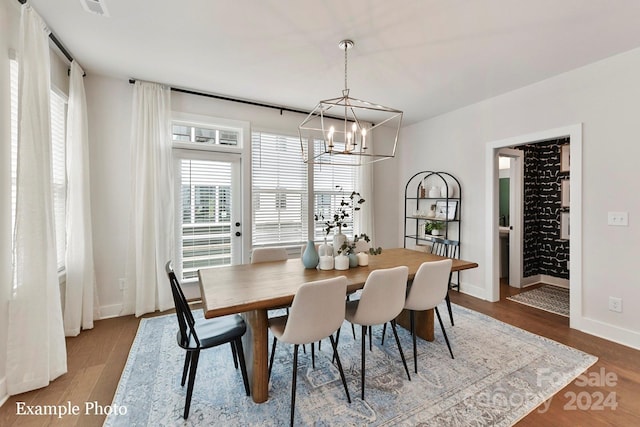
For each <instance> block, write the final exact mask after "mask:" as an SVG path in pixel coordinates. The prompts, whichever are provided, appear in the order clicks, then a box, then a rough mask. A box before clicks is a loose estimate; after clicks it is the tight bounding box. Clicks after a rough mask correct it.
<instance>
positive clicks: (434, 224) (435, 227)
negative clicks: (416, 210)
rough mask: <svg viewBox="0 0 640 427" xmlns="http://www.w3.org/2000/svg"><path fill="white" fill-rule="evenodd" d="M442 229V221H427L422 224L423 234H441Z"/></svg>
mask: <svg viewBox="0 0 640 427" xmlns="http://www.w3.org/2000/svg"><path fill="white" fill-rule="evenodd" d="M442 230H444V222H442V221H427V222H425V224H424V232H425V234H429V235H431V236H441V235H442Z"/></svg>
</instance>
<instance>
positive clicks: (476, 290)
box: [460, 282, 491, 301]
mask: <svg viewBox="0 0 640 427" xmlns="http://www.w3.org/2000/svg"><path fill="white" fill-rule="evenodd" d="M460 292H462V293H463V294H467V295H471V296H472V297H476V298H480V299H483V300H486V301H491V298H490V292H489V291H487V290H486V289H485V288H483V287H480V286H476V285H473V284H471V283H465V282H461V283H460Z"/></svg>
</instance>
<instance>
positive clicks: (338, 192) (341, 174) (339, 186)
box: [313, 156, 358, 240]
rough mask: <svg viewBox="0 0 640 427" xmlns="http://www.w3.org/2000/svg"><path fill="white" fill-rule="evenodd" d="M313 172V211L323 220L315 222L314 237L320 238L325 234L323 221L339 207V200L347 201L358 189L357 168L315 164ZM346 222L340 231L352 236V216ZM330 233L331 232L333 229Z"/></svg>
mask: <svg viewBox="0 0 640 427" xmlns="http://www.w3.org/2000/svg"><path fill="white" fill-rule="evenodd" d="M354 157H355V156H354ZM313 174H314V182H313V189H314V197H313V201H314V205H313V209H314V213H315V214H316V215H322V216H324V220H322V219H319V220H318V221H316V223H315V227H314V234H315V235H314V238H315V239H316V240H322V239H324V237H325V236H326V235H327V233H326V230H325V228H326V225H325V221H331V220H332V219H333V214H334V212H335V211H336V209H338V208H339V207H340V202H341V201H342V199H343V198H344V199H345V201H347V202H349V201H350V200H349V196H350V195H351V193H352V192H353V191H358V184H357V179H358V168H357V167H354V166H342V165H324V164H315V165H314V169H313ZM346 222H347V227H346V228H343V229H342V233H343V234H344V235H346V236H349V237H353V216H351V217H350V218H348V220H347V221H346ZM336 232H337V230H336ZM331 234H333V231H332V232H331ZM330 236H331V235H330Z"/></svg>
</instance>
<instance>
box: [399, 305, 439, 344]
mask: <svg viewBox="0 0 640 427" xmlns="http://www.w3.org/2000/svg"><path fill="white" fill-rule="evenodd" d="M396 321H397V323H398V325H400V326H402V327H403V328H405V329H406V330H409V331H410V330H411V321H410V319H409V310H402V313H400V315H399V316H398V317H397V318H396ZM416 335H417V336H419V337H420V338H422V339H424V340H427V341H433V340H434V339H435V337H434V333H433V310H425V311H416Z"/></svg>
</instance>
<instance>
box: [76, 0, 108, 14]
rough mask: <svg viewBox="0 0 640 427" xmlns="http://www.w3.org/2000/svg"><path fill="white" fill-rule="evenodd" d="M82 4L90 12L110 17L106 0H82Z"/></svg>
mask: <svg viewBox="0 0 640 427" xmlns="http://www.w3.org/2000/svg"><path fill="white" fill-rule="evenodd" d="M80 4H81V5H82V7H83V8H84V10H86V11H87V12H89V13H93V14H96V15H100V16H104V17H109V11H108V10H107V5H106V4H105V2H104V0H80Z"/></svg>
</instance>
